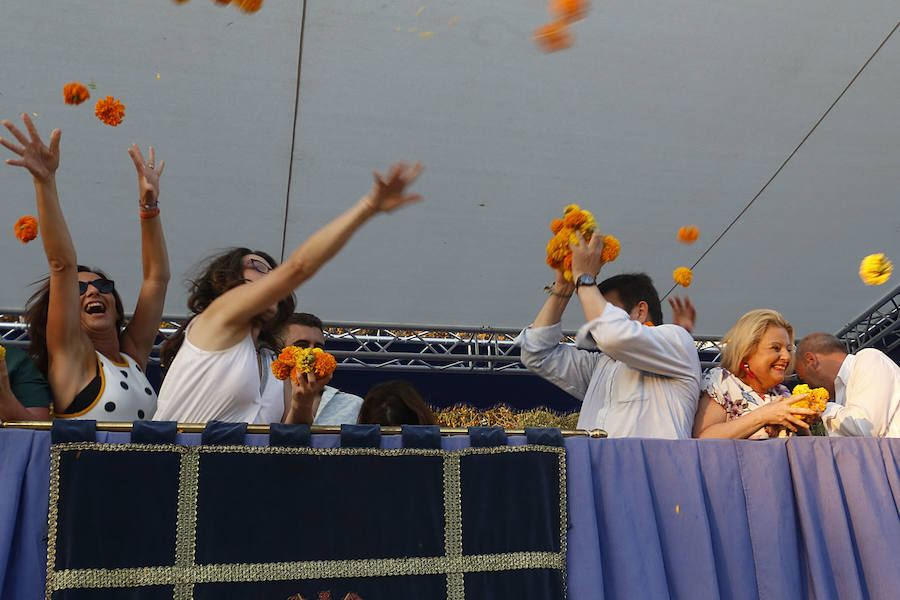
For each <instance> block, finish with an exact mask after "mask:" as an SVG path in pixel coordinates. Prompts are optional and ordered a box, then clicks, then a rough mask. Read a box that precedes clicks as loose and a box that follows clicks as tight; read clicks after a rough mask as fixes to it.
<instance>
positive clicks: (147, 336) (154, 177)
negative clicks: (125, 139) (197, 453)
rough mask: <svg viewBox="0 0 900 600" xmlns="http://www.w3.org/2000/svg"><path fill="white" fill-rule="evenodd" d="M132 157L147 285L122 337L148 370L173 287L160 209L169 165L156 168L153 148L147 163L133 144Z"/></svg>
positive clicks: (128, 351) (124, 349)
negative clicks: (168, 292) (161, 189)
mask: <svg viewBox="0 0 900 600" xmlns="http://www.w3.org/2000/svg"><path fill="white" fill-rule="evenodd" d="M128 155H129V156H130V157H131V160H132V162H134V168H135V169H136V170H137V176H138V187H139V189H140V208H139V214H140V218H141V219H140V220H141V267H142V269H143V281H142V282H141V291H140V294H139V295H138V301H137V306H136V307H135V309H134V317H133V318H132V319H131V321H130V322H129V323H128V327H126V328H125V332H124V333H123V335H122V341H121V349H122V352H125V353H126V354H128V355H129V356H130V357H131V358H133V359H134V360H135V361H137V363H138V364H139V365H140V366H141V368H142V369H145V370H146V368H147V360H148V359H149V357H150V351H151V350H152V349H153V342H154V341H155V340H156V335H157V332H158V331H159V322H160V319H162V313H163V305H164V304H165V300H166V288H167V287H168V285H169V277H170V274H169V254H168V251H167V250H166V238H165V236H164V235H163V229H162V222H160V217H159V208H158V205H157V203H158V202H159V178H160V176H161V175H162V172H163V169H164V168H165V166H166V162H165V161H160V163H159V166H156V165H155V159H156V156H155V154H154V152H153V146H150V154H149V160H147V161H144V156H143V154H141V149H140V148H139V147H138V145H137V144H132V145H131V148H129V149H128Z"/></svg>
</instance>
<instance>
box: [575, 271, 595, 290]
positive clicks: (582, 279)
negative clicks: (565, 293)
mask: <svg viewBox="0 0 900 600" xmlns="http://www.w3.org/2000/svg"><path fill="white" fill-rule="evenodd" d="M583 285H597V280H596V279H594V278H593V277H591V276H590V275H588V274H587V273H584V274H582V275H580V276H579V277H578V281H576V282H575V287H581V286H583Z"/></svg>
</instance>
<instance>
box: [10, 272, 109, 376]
mask: <svg viewBox="0 0 900 600" xmlns="http://www.w3.org/2000/svg"><path fill="white" fill-rule="evenodd" d="M78 272H79V273H96V274H97V275H99V276H100V277H102V278H103V279H109V277H108V276H107V275H106V273H104V272H103V271H101V270H100V269H92V268H90V267H85V266H84V265H78ZM31 285H39V286H41V287H39V288H38V290H37V291H36V292H35V293H34V294H32V295H31V298H29V299H28V302H26V303H25V321H26V322H27V323H28V339H29V340H30V342H29V344H28V354H29V355H30V356H31V359H32V360H33V361H34V362H35V364H37V367H38V369H40V370H41V372H42V373H43V374H44V375H45V376H47V375H48V373H47V369H48V367H49V364H50V358H49V356H48V355H47V311H48V310H49V308H50V276H49V275H47V276H45V277H43V278H41V279H39V280H38V281H35V282H34V283H33V284H31ZM112 294H113V298H115V300H116V312H117V313H118V315H117V316H116V331H118V332H119V335H122V330H123V329H124V327H125V309H124V308H123V307H122V298H121V297H120V296H119V291H118V290H117V289H115V288H113V292H112Z"/></svg>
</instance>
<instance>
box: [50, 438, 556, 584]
mask: <svg viewBox="0 0 900 600" xmlns="http://www.w3.org/2000/svg"><path fill="white" fill-rule="evenodd" d="M73 450H76V451H77V450H97V451H105V452H122V451H142V452H177V453H179V454H181V464H180V466H179V489H178V510H177V523H176V541H175V564H174V565H171V566H153V567H138V568H130V569H67V570H63V571H54V566H55V561H56V536H57V526H58V504H59V465H60V455H61V453H62V452H65V451H73ZM511 452H520V453H521V452H549V453H555V454H556V455H557V457H558V461H559V503H560V506H559V511H560V512H559V518H560V552H509V553H499V554H483V555H468V556H467V555H463V540H462V518H463V515H462V489H461V472H460V458H461V457H462V456H466V455H470V454H508V453H511ZM204 453H239V454H294V455H302V454H307V455H316V456H319V455H330V456H341V455H344V456H352V455H378V456H441V457H442V459H443V483H444V519H445V523H444V525H445V527H444V546H445V548H444V549H445V555H444V556H433V557H410V558H380V559H357V560H322V561H297V562H276V563H234V564H210V565H198V564H195V560H196V555H195V552H196V533H197V532H196V525H197V490H198V483H199V477H200V471H199V465H200V455H201V454H204ZM565 459H566V451H565V448H560V447H555V446H537V445H527V444H526V445H522V446H496V447H487V448H463V449H460V450H433V449H418V448H396V449H378V448H327V449H326V448H290V447H274V446H177V445H174V444H159V445H155V444H133V443H127V444H102V443H97V442H69V443H64V444H54V445H52V446H51V453H50V510H49V518H48V522H49V527H50V531H49V539H48V544H47V592H46V598H47V600H51V597H52V594H53V592H55V591H57V590H63V589H91V588H126V587H137V586H149V585H172V586H174V594H173V598H174V599H175V600H192V599H193V588H194V585H195V584H199V583H212V582H245V581H246V582H258V581H293V580H310V579H331V578H351V577H376V576H381V577H383V576H401V575H440V574H444V575H446V576H447V599H448V600H465V579H464V574H465V573H474V572H483V571H508V570H521V569H556V570H560V571H561V572H562V575H563V596H564V597H565V595H566V580H565V577H566V533H567V525H568V524H567V505H566V502H567V500H566V462H565Z"/></svg>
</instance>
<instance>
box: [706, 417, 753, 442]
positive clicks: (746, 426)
mask: <svg viewBox="0 0 900 600" xmlns="http://www.w3.org/2000/svg"><path fill="white" fill-rule="evenodd" d="M765 425H766V423H765V422H764V419H762V418H761V417H759V416H758V415H757V414H756V411H751V412H749V413H747V414H746V415H742V416H740V417H738V418H737V419H732V420H731V421H725V422H724V423H716V424H715V425H710V426H708V427H707V428H706V429H704V430H702V431H701V432H700V433H699V434H698V435H697V437H698V438H730V439H737V440H739V439H744V438H747V437H750V436H751V435H753V434H754V433H756V432H757V431H758V430H759V429H761V428H762V427H765Z"/></svg>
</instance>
